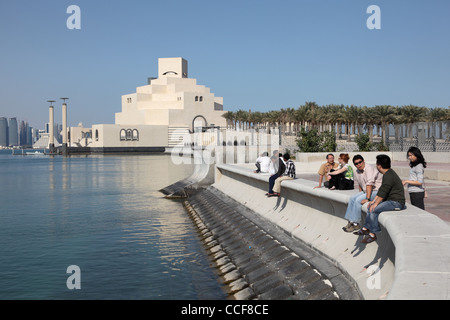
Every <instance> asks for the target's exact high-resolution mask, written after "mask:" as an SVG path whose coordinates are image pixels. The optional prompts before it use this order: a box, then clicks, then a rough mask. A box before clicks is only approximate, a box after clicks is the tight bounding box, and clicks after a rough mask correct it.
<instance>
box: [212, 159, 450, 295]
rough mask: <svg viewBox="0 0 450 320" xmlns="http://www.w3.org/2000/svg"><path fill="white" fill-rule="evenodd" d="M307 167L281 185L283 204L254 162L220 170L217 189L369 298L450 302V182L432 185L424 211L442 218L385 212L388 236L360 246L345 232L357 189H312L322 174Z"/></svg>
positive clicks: (409, 210) (417, 212) (399, 168)
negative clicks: (330, 264)
mask: <svg viewBox="0 0 450 320" xmlns="http://www.w3.org/2000/svg"><path fill="white" fill-rule="evenodd" d="M302 164H307V163H302V162H299V163H297V172H298V174H297V177H298V178H299V179H296V180H292V181H286V182H283V183H282V190H281V194H282V196H281V197H280V198H266V197H265V196H264V193H265V192H267V185H268V176H267V175H263V174H255V173H253V169H254V168H253V167H252V165H251V164H234V165H217V166H216V168H217V170H216V179H215V183H214V184H213V185H212V187H215V188H217V189H218V190H220V191H222V192H223V193H225V194H226V195H227V196H230V197H231V198H233V199H235V200H236V201H238V202H240V203H242V204H244V205H246V206H247V207H248V208H249V209H251V210H253V211H254V212H256V213H259V214H260V215H261V217H263V218H265V219H267V220H268V221H271V222H272V223H274V224H276V225H277V226H278V227H280V228H282V229H284V230H285V232H286V233H287V234H289V235H290V236H291V237H293V238H298V239H301V240H303V241H304V242H305V243H306V244H307V245H309V246H310V247H311V248H314V249H316V250H318V251H320V252H321V253H322V254H323V255H324V256H326V257H328V258H330V259H331V260H332V261H334V262H335V263H336V265H337V266H339V267H340V268H341V270H344V271H345V272H346V273H347V274H348V275H350V277H352V278H353V279H354V280H355V282H356V285H357V287H358V288H359V290H360V292H361V294H362V295H363V297H364V298H365V299H384V298H388V299H444V300H445V299H448V298H449V292H450V291H449V288H450V268H449V265H450V255H449V252H450V251H449V250H450V227H449V224H448V210H447V211H446V210H445V203H443V202H444V201H446V200H447V201H448V198H449V195H448V190H450V186H449V185H450V183H449V182H445V181H444V182H441V181H429V179H428V180H427V179H426V185H427V188H429V189H428V193H429V198H427V202H426V206H427V207H429V208H433V207H434V208H435V210H434V211H435V212H436V213H434V214H433V213H432V212H425V211H423V210H420V209H418V208H416V207H414V206H411V205H409V206H408V208H407V209H406V210H404V211H401V212H386V213H383V214H382V215H380V224H381V225H382V228H383V230H385V232H381V233H380V236H379V238H378V241H377V242H376V243H375V244H370V245H361V244H360V241H361V239H360V238H359V237H356V236H354V235H348V234H346V233H344V232H343V231H342V229H341V228H342V227H343V226H344V224H345V219H343V215H344V213H345V209H346V206H347V202H348V199H349V197H350V196H351V195H352V194H353V193H354V192H355V191H354V190H349V191H342V190H335V191H331V190H328V189H326V188H320V189H314V187H315V186H316V185H317V184H315V183H316V182H317V183H318V175H317V173H313V171H314V170H309V172H306V173H302V172H299V171H301V169H302ZM309 164H311V163H309ZM405 164H406V165H407V163H405ZM405 164H402V163H394V166H393V168H394V169H396V168H397V171H402V170H409V168H408V167H407V166H406V165H405ZM442 170H444V169H442ZM406 172H407V171H406ZM399 175H400V176H401V177H402V178H407V176H404V175H403V174H399ZM243 190H245V191H243ZM408 198H409V195H408V197H407V199H408ZM438 198H442V202H438V200H437V199H438ZM430 202H431V203H432V204H433V205H434V206H431V204H430ZM427 210H429V209H427ZM363 212H365V207H363ZM364 215H365V213H364ZM439 215H440V216H442V217H443V218H440V217H438V216H439ZM363 219H364V216H363ZM444 219H446V220H445V221H446V222H447V223H446V222H444V221H443V220H444ZM373 268H375V269H373ZM368 271H374V272H375V274H374V275H373V274H372V275H370V274H369V275H368V274H367V272H368ZM371 281H375V282H371ZM377 281H379V282H377Z"/></svg>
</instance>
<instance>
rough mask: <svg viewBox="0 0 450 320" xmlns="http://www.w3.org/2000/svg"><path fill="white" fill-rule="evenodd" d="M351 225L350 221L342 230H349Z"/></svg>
mask: <svg viewBox="0 0 450 320" xmlns="http://www.w3.org/2000/svg"><path fill="white" fill-rule="evenodd" d="M351 225H352V223H351V222H350V221H349V222H348V223H347V225H346V226H345V227H342V230H344V231H345V232H347V229H348V228H350V226H351Z"/></svg>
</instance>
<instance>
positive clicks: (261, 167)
mask: <svg viewBox="0 0 450 320" xmlns="http://www.w3.org/2000/svg"><path fill="white" fill-rule="evenodd" d="M255 166H256V168H257V169H256V170H255V171H254V172H255V173H260V172H261V173H268V172H269V169H270V158H269V153H268V152H263V153H262V154H261V156H260V157H258V159H256V163H255Z"/></svg>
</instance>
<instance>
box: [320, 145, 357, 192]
mask: <svg viewBox="0 0 450 320" xmlns="http://www.w3.org/2000/svg"><path fill="white" fill-rule="evenodd" d="M349 158H350V157H349V155H348V153H341V154H340V155H339V158H338V161H339V168H338V169H336V170H334V169H332V170H331V171H330V172H329V173H328V177H327V179H328V188H329V189H330V190H334V189H339V190H352V189H354V188H355V183H354V181H353V168H352V166H351V165H349V164H348V160H349Z"/></svg>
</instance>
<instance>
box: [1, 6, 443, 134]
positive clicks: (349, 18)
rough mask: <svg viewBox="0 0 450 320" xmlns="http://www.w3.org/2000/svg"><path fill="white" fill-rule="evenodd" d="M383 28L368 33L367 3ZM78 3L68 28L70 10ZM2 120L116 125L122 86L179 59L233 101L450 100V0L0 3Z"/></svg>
mask: <svg viewBox="0 0 450 320" xmlns="http://www.w3.org/2000/svg"><path fill="white" fill-rule="evenodd" d="M373 4H374V5H378V6H379V7H380V9H381V29H380V30H369V29H368V28H367V26H366V20H367V19H368V18H369V17H370V14H368V13H366V10H367V8H368V7H369V6H370V5H373ZM70 5H78V6H79V7H80V9H81V30H69V29H68V28H67V27H66V21H67V19H68V18H69V17H70V14H67V13H66V10H67V7H68V6H70ZM0 40H1V42H0V44H1V47H0V117H1V116H5V117H13V116H16V117H18V119H19V120H27V121H29V122H30V125H32V126H34V127H37V128H43V127H44V123H45V122H47V121H48V105H49V104H48V103H47V102H46V101H47V100H49V99H52V100H57V102H56V106H57V108H55V120H56V121H57V122H59V123H60V122H61V120H60V118H61V107H60V106H61V100H59V98H60V97H64V96H66V97H69V98H70V100H69V101H68V107H69V125H71V126H76V125H77V124H78V123H79V122H83V124H84V125H85V126H88V127H89V126H91V125H92V124H96V123H114V113H115V112H119V111H121V95H123V94H128V93H133V92H135V90H136V87H138V86H141V85H145V84H146V81H147V77H150V76H157V59H158V58H160V57H183V58H185V59H187V60H188V62H189V77H191V78H196V79H197V83H198V84H202V85H206V86H207V87H209V88H211V91H212V92H214V93H215V94H216V95H217V96H221V97H224V108H225V110H231V111H235V110H238V109H240V108H242V109H245V110H248V109H251V110H252V111H268V110H277V109H280V108H288V107H292V108H297V107H298V106H299V105H301V104H303V103H304V102H305V101H316V102H317V103H318V104H319V105H325V104H347V105H350V104H355V105H361V106H363V105H367V106H374V105H377V104H391V105H399V106H401V105H406V104H414V105H419V106H427V107H448V106H449V105H450V90H449V88H450V59H449V57H450V1H448V0H428V1H425V0H414V1H409V0H388V1H384V0H383V1H382V0H371V1H365V0H340V1H336V0H290V1H283V0H280V1H266V0H239V1H235V0H227V1H224V0H221V1H217V0H191V1H186V0H171V1H168V0H159V1H157V0H152V1H150V0H130V1H122V0H120V1H106V0H89V1H88V0H70V1H65V0H42V1H31V0H28V1H25V0H2V1H1V2H0Z"/></svg>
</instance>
